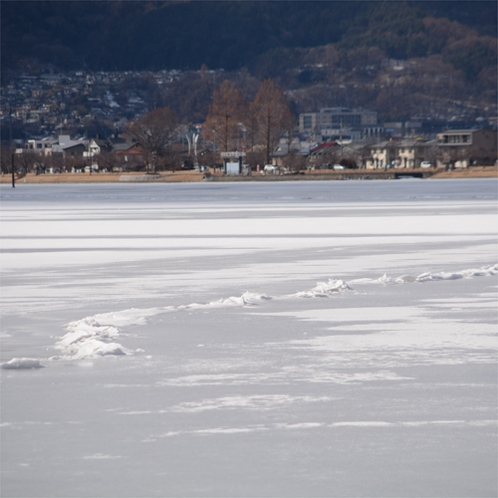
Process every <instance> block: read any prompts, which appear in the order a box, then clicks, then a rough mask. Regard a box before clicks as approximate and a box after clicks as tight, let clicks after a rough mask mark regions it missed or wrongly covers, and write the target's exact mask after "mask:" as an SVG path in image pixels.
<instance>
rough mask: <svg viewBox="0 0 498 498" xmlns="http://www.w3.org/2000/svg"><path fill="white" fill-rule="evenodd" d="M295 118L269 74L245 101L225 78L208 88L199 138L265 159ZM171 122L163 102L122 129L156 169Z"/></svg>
mask: <svg viewBox="0 0 498 498" xmlns="http://www.w3.org/2000/svg"><path fill="white" fill-rule="evenodd" d="M295 123H296V119H295V116H294V114H293V113H292V112H291V110H290V106H289V102H288V101H287V98H286V97H285V95H284V92H283V90H282V89H281V88H279V87H278V86H277V85H276V84H275V82H274V81H273V80H271V79H267V80H265V81H263V83H261V85H260V87H259V91H258V92H257V94H256V96H255V98H254V100H253V101H252V102H250V103H248V102H246V101H245V100H244V98H243V96H242V92H241V91H240V89H239V88H237V86H236V84H235V83H234V82H232V81H228V80H225V81H223V82H222V83H221V85H220V86H219V87H218V89H217V90H215V91H214V92H213V99H212V104H211V106H210V108H209V113H208V115H207V118H206V121H205V123H204V124H203V126H202V138H203V139H204V140H205V141H206V142H207V144H208V145H210V146H211V147H210V148H211V149H214V150H215V151H218V152H228V151H234V150H237V149H239V150H241V149H244V150H246V151H248V152H249V153H253V154H255V155H259V156H260V157H261V161H264V162H266V163H269V162H271V158H272V154H273V151H274V149H275V147H276V145H277V143H278V141H279V139H280V137H281V136H282V135H283V134H285V133H286V134H287V136H288V137H289V140H290V139H291V138H292V131H293V129H294V126H295ZM177 125H178V121H177V119H176V116H175V114H174V112H173V111H172V110H171V109H170V108H168V107H163V108H159V109H155V110H153V111H151V112H149V113H147V114H146V115H145V116H143V117H142V118H141V119H140V120H137V121H135V122H133V123H132V124H131V125H130V126H129V128H128V134H129V135H130V137H131V138H132V139H133V140H134V141H136V142H137V143H138V144H139V145H140V146H141V148H142V150H143V151H144V156H145V161H146V162H147V164H148V165H150V167H151V168H150V169H151V170H152V171H155V170H156V167H157V164H158V160H159V158H161V157H164V156H165V155H166V149H167V146H168V144H169V143H170V142H171V141H172V138H173V136H174V134H175V131H176V129H177Z"/></svg>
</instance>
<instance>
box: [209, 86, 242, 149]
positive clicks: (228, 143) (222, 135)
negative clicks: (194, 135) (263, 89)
mask: <svg viewBox="0 0 498 498" xmlns="http://www.w3.org/2000/svg"><path fill="white" fill-rule="evenodd" d="M246 107H247V106H246V103H245V102H244V99H243V98H242V93H241V92H240V90H239V89H238V88H237V87H236V85H235V83H233V82H231V81H228V80H225V81H223V83H221V85H220V86H219V88H218V90H215V91H214V92H213V103H212V104H211V106H210V108H209V114H208V116H207V118H206V122H205V123H204V126H203V127H202V134H203V137H204V138H206V139H207V140H209V141H211V142H213V143H214V144H216V145H217V146H218V148H219V149H220V151H223V152H227V151H229V150H231V149H233V148H234V147H235V146H236V145H237V143H238V142H240V140H241V138H242V130H241V121H242V120H243V118H244V115H245V109H246Z"/></svg>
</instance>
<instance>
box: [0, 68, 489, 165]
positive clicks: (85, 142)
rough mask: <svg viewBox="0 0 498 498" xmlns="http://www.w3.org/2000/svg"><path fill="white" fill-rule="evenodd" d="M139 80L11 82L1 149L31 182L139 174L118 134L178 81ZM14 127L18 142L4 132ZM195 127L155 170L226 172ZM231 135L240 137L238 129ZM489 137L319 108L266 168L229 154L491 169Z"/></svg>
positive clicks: (175, 74) (476, 130)
mask: <svg viewBox="0 0 498 498" xmlns="http://www.w3.org/2000/svg"><path fill="white" fill-rule="evenodd" d="M139 76H140V77H139V81H140V82H141V84H143V85H142V87H141V86H140V85H139V84H137V73H135V72H97V73H87V72H84V71H76V72H73V73H70V74H53V73H47V74H42V75H40V76H37V77H35V76H19V77H18V78H17V79H14V80H12V81H10V82H9V84H7V85H5V86H3V87H2V97H3V98H2V103H1V107H0V120H1V123H2V139H3V145H4V146H8V147H12V146H15V150H16V153H15V162H16V165H15V167H16V168H17V169H20V170H24V171H36V172H38V173H42V172H62V171H73V172H80V171H81V172H83V171H85V170H86V171H97V170H100V171H102V170H106V171H134V170H136V171H140V170H147V169H148V167H149V163H150V161H151V157H150V154H147V151H145V150H144V148H143V147H142V146H141V144H140V143H139V142H138V141H137V140H135V139H134V138H133V137H132V136H130V135H129V134H128V133H127V129H128V125H129V123H130V122H131V121H132V120H135V119H137V118H140V117H141V116H144V115H146V114H147V113H148V112H149V111H151V110H153V109H154V108H155V107H157V106H156V103H155V101H154V94H153V93H152V94H151V92H150V91H148V90H147V85H148V84H149V85H150V84H152V86H153V87H154V88H161V87H163V86H167V85H168V84H171V83H172V82H174V81H175V80H178V79H179V78H180V77H181V72H180V71H160V72H156V73H150V72H148V73H146V74H141V73H139ZM203 77H206V78H210V79H212V82H213V83H217V82H221V81H222V80H223V78H224V75H223V71H222V70H217V71H210V70H206V71H204V73H203ZM151 82H152V83H151ZM149 90H150V89H149ZM455 118H457V116H455ZM19 123H20V124H21V125H22V129H23V136H22V137H19V136H16V134H15V132H14V134H13V131H12V129H13V128H14V130H15V129H16V124H19ZM458 125H460V126H458ZM203 126H205V124H193V125H178V126H177V128H176V130H175V132H174V133H173V134H172V136H171V138H170V140H169V143H168V149H169V153H168V154H167V157H166V156H165V157H164V158H162V159H163V160H162V162H161V163H160V164H159V163H158V165H157V166H158V167H159V169H178V168H193V167H196V166H197V167H199V168H200V167H216V166H218V167H221V165H222V164H223V163H224V162H225V163H226V162H227V161H226V160H225V161H224V160H223V158H222V157H220V154H219V151H220V150H221V149H219V148H217V147H216V145H215V144H213V143H212V142H209V141H208V140H206V139H205V137H204V136H203V134H202V129H203ZM241 130H242V134H244V133H247V130H246V129H245V127H244V126H241ZM496 130H497V122H496V120H495V119H490V118H487V119H484V118H481V119H478V120H477V121H474V122H468V121H463V122H459V121H458V120H456V119H455V120H452V121H449V122H444V123H441V122H439V123H436V122H434V121H433V120H432V119H430V118H429V117H416V116H415V117H412V118H411V119H409V120H404V121H399V122H383V123H380V122H379V121H378V113H377V112H375V111H372V110H368V109H356V108H349V107H323V108H321V109H318V110H315V111H313V112H303V113H300V114H299V115H298V116H297V119H296V126H295V129H294V130H293V131H290V129H287V130H285V133H284V132H282V136H281V138H280V141H276V142H275V143H276V146H275V147H274V150H273V151H272V153H271V154H270V155H267V157H266V158H264V159H262V157H261V155H258V154H257V153H254V152H257V146H256V147H254V144H253V146H252V148H251V149H250V150H249V149H248V148H247V144H244V140H241V142H240V143H239V145H237V146H236V147H234V149H233V152H234V154H235V155H237V154H238V152H240V153H242V152H244V154H243V157H244V162H247V164H248V166H250V167H251V168H253V169H256V168H257V167H258V165H259V167H260V168H261V169H262V167H263V166H264V165H265V163H267V162H271V163H272V164H273V165H274V166H275V167H276V168H280V169H281V170H287V171H288V170H300V169H321V168H330V169H334V168H335V169H341V168H365V169H390V168H405V169H406V168H420V167H426V168H427V167H434V168H436V167H437V168H441V167H442V168H454V167H456V168H458V167H469V166H473V165H491V164H495V162H496V160H497V138H496V136H497V131H496ZM7 133H9V135H10V136H6V134H7ZM12 139H13V140H12ZM246 152H247V154H246ZM251 153H254V154H251ZM239 155H240V157H242V155H241V154H239ZM9 156H10V155H9V154H7V155H6V154H2V164H1V166H2V172H3V173H5V172H6V171H8V170H9V169H10V167H11V164H10V163H11V161H10V158H9ZM270 156H271V161H268V159H270ZM155 168H156V164H155V165H154V169H155Z"/></svg>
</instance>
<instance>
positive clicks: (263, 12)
mask: <svg viewBox="0 0 498 498" xmlns="http://www.w3.org/2000/svg"><path fill="white" fill-rule="evenodd" d="M0 5H1V17H2V19H1V26H2V30H1V43H2V46H1V50H2V54H1V55H2V68H3V69H4V70H5V69H13V68H16V67H19V66H20V65H22V64H24V63H25V62H26V61H27V60H30V61H33V60H35V61H38V62H40V63H41V64H51V65H54V66H56V67H57V68H60V69H66V70H67V69H83V68H85V69H90V70H108V71H109V70H159V69H199V68H200V67H201V65H203V64H205V65H207V66H208V67H209V68H224V69H227V70H232V69H237V68H240V67H243V66H248V67H250V68H251V69H252V70H253V71H256V72H258V71H259V74H260V75H262V73H264V71H265V65H267V63H268V54H270V55H271V54H273V56H274V54H275V50H278V49H292V48H298V47H300V48H310V47H317V46H322V45H328V44H335V45H336V46H337V47H339V48H348V49H351V48H353V49H354V48H358V47H360V46H368V47H378V48H379V49H381V50H382V51H384V53H385V54H386V55H387V56H388V57H392V58H399V59H405V58H409V57H426V56H430V55H433V54H439V53H443V54H445V56H446V57H447V59H448V60H449V61H450V62H451V61H452V62H453V63H454V64H456V65H460V67H459V68H460V69H462V70H463V71H464V72H466V73H467V75H468V76H469V77H472V75H476V74H478V73H479V72H480V71H481V70H482V69H483V68H484V67H487V66H489V65H490V64H491V65H492V64H493V63H494V64H496V50H494V51H493V42H490V40H493V39H494V40H496V32H497V2H496V1H494V0H493V1H480V0H473V1H410V2H397V1H383V2H381V1H378V2H375V1H373V2H372V1H354V0H353V1H351V0H350V1H322V2H315V1H255V2H245V1H241V2H237V1H229V2H223V1H219V2H218V1H170V2H165V1H160V2H157V1H156V2H145V1H136V2H133V1H86V2H80V1H10V0H2V2H1V3H0ZM427 18H434V19H435V21H434V22H432V23H428V22H427ZM438 23H440V24H439V25H438ZM473 30H475V31H473ZM490 37H491V38H490ZM462 40H466V41H462ZM456 42H461V43H460V45H458V43H456ZM455 43H456V45H455ZM494 46H496V43H494ZM490 47H491V48H490ZM288 54H289V52H287V54H286V56H288ZM263 75H264V74H263Z"/></svg>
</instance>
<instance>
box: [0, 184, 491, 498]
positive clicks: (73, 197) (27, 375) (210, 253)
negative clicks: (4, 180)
mask: <svg viewBox="0 0 498 498" xmlns="http://www.w3.org/2000/svg"><path fill="white" fill-rule="evenodd" d="M0 195H1V302H2V304H1V319H2V321H1V339H2V348H1V351H0V354H1V358H0V359H1V363H2V367H3V368H2V370H1V374H2V375H1V443H2V444H1V472H2V475H1V496H3V497H61V498H62V497H63V498H69V497H82V498H83V497H84V498H86V497H104V496H105V497H154V496H157V497H166V496H188V497H214V496H216V497H242V496H244V497H249V496H254V497H255V496H258V497H277V496H278V497H294V496H295V497H304V496H305V497H353V496H360V497H414V496H417V497H452V498H455V497H496V496H497V493H498V489H497V461H498V454H497V413H496V412H497V374H498V371H497V359H498V358H497V356H498V355H497V351H498V339H497V335H498V334H497V329H498V327H497V325H498V319H497V284H498V266H497V263H498V212H497V182H496V180H493V179H485V180H478V179H475V180H398V181H371V182H369V181H350V182H332V181H331V182H279V183H200V184H105V185H104V184H100V185H98V184H97V185H22V184H19V185H18V186H17V187H16V188H15V189H12V188H11V187H8V186H2V187H0ZM31 367H33V368H31ZM37 367H39V368H37Z"/></svg>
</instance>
